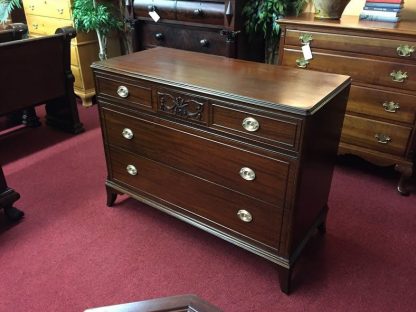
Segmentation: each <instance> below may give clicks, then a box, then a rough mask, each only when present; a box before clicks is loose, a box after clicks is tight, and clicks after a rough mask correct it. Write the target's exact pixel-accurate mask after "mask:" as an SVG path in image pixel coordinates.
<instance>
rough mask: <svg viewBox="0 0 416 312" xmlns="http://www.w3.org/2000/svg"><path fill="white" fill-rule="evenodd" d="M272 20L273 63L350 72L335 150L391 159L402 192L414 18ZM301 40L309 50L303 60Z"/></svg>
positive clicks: (414, 66)
mask: <svg viewBox="0 0 416 312" xmlns="http://www.w3.org/2000/svg"><path fill="white" fill-rule="evenodd" d="M278 22H279V24H280V25H281V26H282V33H281V41H280V50H279V56H278V63H279V64H283V65H288V66H293V67H300V68H304V69H311V70H318V71H323V72H331V73H340V74H345V75H350V76H351V77H352V81H353V84H352V87H351V92H350V98H349V101H348V106H347V114H346V116H345V119H344V126H343V129H342V136H341V143H340V147H339V153H340V154H343V153H350V154H354V155H358V156H360V157H362V158H364V159H366V160H368V161H370V162H372V163H374V164H376V165H380V166H388V165H395V168H396V170H397V171H399V172H400V173H401V179H400V181H399V184H398V190H399V192H400V193H402V194H407V193H408V191H407V190H406V187H405V185H404V182H405V179H406V178H407V177H409V176H411V175H412V170H413V163H414V159H415V139H416V138H415V116H416V114H415V112H416V22H406V21H402V22H400V23H398V24H397V25H396V24H392V23H380V22H369V21H359V20H358V17H356V16H343V17H342V19H341V20H340V21H323V20H315V19H314V18H313V15H312V14H305V15H303V16H299V17H297V18H285V19H281V20H279V21H278ZM306 44H309V45H310V47H311V49H312V53H313V59H310V60H307V61H305V60H304V58H303V54H302V51H301V47H302V45H306Z"/></svg>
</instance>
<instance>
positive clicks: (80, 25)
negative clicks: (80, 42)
mask: <svg viewBox="0 0 416 312" xmlns="http://www.w3.org/2000/svg"><path fill="white" fill-rule="evenodd" d="M72 18H73V20H74V26H75V28H76V29H77V30H79V31H84V32H89V31H95V32H96V34H97V39H98V45H99V49H100V51H99V54H98V55H99V58H100V60H105V59H107V39H108V34H109V33H110V32H111V31H112V30H121V29H122V28H123V21H122V20H121V15H120V13H119V12H118V9H117V8H116V7H115V6H114V5H113V4H112V3H111V2H108V1H97V0H74V2H73V4H72Z"/></svg>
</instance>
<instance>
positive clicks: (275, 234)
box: [109, 148, 282, 249]
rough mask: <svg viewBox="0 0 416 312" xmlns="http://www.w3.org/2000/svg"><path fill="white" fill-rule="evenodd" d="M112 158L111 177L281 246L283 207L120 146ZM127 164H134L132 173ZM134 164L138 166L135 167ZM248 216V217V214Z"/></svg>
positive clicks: (221, 224) (113, 150)
mask: <svg viewBox="0 0 416 312" xmlns="http://www.w3.org/2000/svg"><path fill="white" fill-rule="evenodd" d="M109 161H110V167H111V173H110V179H112V180H114V181H117V182H121V183H123V184H125V185H127V186H128V187H129V188H133V189H135V190H136V191H139V192H141V193H142V194H145V195H146V196H149V194H151V195H150V196H151V197H152V198H153V200H156V201H159V202H162V203H168V204H172V203H173V204H174V206H175V207H181V208H177V209H178V211H179V212H182V213H191V214H194V215H196V216H198V217H200V218H203V219H205V220H210V222H213V223H214V224H216V226H220V227H222V228H223V229H225V230H228V231H230V230H231V231H233V232H237V233H239V234H241V235H243V236H246V237H250V238H251V239H254V240H256V241H258V242H260V243H262V244H265V245H268V246H271V247H272V248H274V249H278V247H279V239H280V229H281V224H282V210H281V209H280V208H278V207H276V206H271V205H268V204H266V203H263V202H260V201H257V200H255V199H252V198H250V197H246V196H243V195H241V194H236V193H234V192H232V191H230V190H228V189H226V188H223V187H221V186H219V185H216V184H214V183H210V182H207V181H205V180H202V179H200V178H197V177H195V176H192V175H189V174H187V173H184V172H181V171H180V170H177V169H174V168H172V167H170V166H166V165H163V164H160V163H158V162H155V161H152V160H150V159H148V158H145V157H142V156H138V155H134V154H130V153H126V152H122V151H119V150H117V149H113V148H110V150H109ZM127 166H130V167H129V171H130V173H129V172H128V171H127ZM131 166H134V169H133V167H131ZM134 170H136V171H134ZM134 173H136V174H134ZM132 174H134V175H132ZM242 211H243V212H248V213H249V214H250V216H251V220H250V222H244V221H242V220H241V219H240V217H239V214H240V215H241V213H242ZM245 216H246V217H247V214H245ZM246 220H247V219H246Z"/></svg>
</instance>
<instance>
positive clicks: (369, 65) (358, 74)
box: [282, 48, 416, 91]
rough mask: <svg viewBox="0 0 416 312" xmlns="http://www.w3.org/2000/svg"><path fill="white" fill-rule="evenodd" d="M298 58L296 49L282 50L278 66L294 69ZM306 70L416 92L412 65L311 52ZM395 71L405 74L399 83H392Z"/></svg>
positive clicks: (413, 66) (415, 66)
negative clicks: (311, 56)
mask: <svg viewBox="0 0 416 312" xmlns="http://www.w3.org/2000/svg"><path fill="white" fill-rule="evenodd" d="M300 58H302V52H301V51H300V50H297V49H289V48H285V49H284V56H283V61H282V64H283V65H288V66H292V67H293V66H297V65H296V60H297V59H300ZM306 68H308V69H312V70H318V71H323V72H329V73H336V74H343V75H349V76H351V77H352V78H353V81H360V82H364V83H370V84H375V85H382V86H386V87H392V88H398V89H403V90H412V91H416V65H412V64H409V63H398V62H388V61H384V60H377V59H369V58H360V57H352V56H350V55H341V54H331V53H326V52H322V51H319V52H317V51H316V50H315V52H314V53H313V59H311V60H309V64H308V65H307V67H306ZM399 71H401V72H402V73H406V76H407V78H405V79H403V81H402V82H399V81H394V77H393V76H392V75H393V74H394V73H396V74H398V72H399ZM396 79H397V77H396Z"/></svg>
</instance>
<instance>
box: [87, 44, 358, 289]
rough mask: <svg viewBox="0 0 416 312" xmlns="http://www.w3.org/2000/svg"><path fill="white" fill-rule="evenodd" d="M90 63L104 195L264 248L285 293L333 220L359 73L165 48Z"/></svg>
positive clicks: (244, 244) (250, 247) (253, 247)
mask: <svg viewBox="0 0 416 312" xmlns="http://www.w3.org/2000/svg"><path fill="white" fill-rule="evenodd" d="M93 70H94V75H95V79H96V90H97V99H98V107H99V113H100V119H101V127H102V132H103V138H104V146H105V153H106V160H107V169H108V178H107V181H106V187H107V196H108V197H107V204H108V205H109V206H111V205H113V203H114V201H115V200H116V196H117V193H125V194H128V195H130V196H132V197H134V198H136V199H138V200H139V201H142V202H144V203H147V204H149V205H150V206H152V207H155V208H157V209H160V210H162V211H164V212H166V213H168V214H170V215H173V216H175V217H177V218H179V219H181V220H183V221H185V222H188V223H190V224H192V225H194V226H196V227H198V228H201V229H203V230H205V231H208V232H210V233H212V234H214V235H217V236H219V237H221V238H223V239H225V240H227V241H229V242H232V243H234V244H236V245H238V246H240V247H242V248H245V249H247V250H249V251H251V252H253V253H255V254H258V255H260V256H262V257H264V258H266V259H268V260H270V261H272V262H274V263H276V264H278V268H279V277H280V281H281V282H280V283H281V288H282V290H283V291H285V292H288V291H289V283H290V274H291V272H292V268H293V265H294V263H295V261H296V259H297V257H298V256H299V253H300V251H301V249H302V248H303V246H304V245H305V243H306V241H307V240H308V238H309V237H310V235H311V234H312V233H313V232H314V230H315V229H316V228H317V227H319V228H320V229H321V230H324V224H325V217H326V213H327V209H328V208H327V200H328V194H329V190H330V185H331V179H332V171H333V164H334V160H335V158H336V151H337V147H338V142H339V137H340V133H341V126H342V120H343V117H344V112H345V106H346V101H347V97H348V92H349V87H350V78H349V77H347V76H342V75H333V74H318V73H317V72H312V71H311V72H306V73H303V72H302V71H301V70H297V69H291V68H284V67H282V68H280V67H277V66H274V65H266V64H261V63H254V62H247V61H242V60H235V59H230V58H226V57H220V56H213V55H207V54H202V53H195V52H190V51H183V50H176V49H170V48H161V47H158V48H155V49H152V50H145V51H141V52H137V53H133V54H129V55H125V56H122V57H116V58H112V59H109V60H107V61H105V62H99V63H95V64H93ZM218 77H221V79H218ZM321 82H324V83H325V84H324V85H323V86H322V85H321ZM316 89H317V90H318V91H317V92H315V93H314V94H313V95H310V93H311V92H312V90H316ZM318 138H319V140H318Z"/></svg>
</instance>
